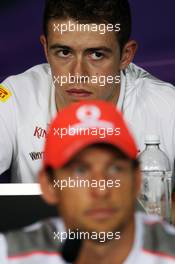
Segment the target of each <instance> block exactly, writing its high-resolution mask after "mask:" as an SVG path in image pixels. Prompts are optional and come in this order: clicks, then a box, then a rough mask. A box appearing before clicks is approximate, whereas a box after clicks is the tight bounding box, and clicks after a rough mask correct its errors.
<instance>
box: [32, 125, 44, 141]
mask: <svg viewBox="0 0 175 264" xmlns="http://www.w3.org/2000/svg"><path fill="white" fill-rule="evenodd" d="M46 134H47V130H46V129H43V128H42V127H38V126H36V127H35V130H34V134H33V135H34V137H37V138H39V139H40V138H45V137H46Z"/></svg>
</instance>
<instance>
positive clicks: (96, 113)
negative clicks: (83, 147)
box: [70, 105, 114, 128]
mask: <svg viewBox="0 0 175 264" xmlns="http://www.w3.org/2000/svg"><path fill="white" fill-rule="evenodd" d="M76 117H77V118H78V119H79V120H80V121H81V122H80V123H76V124H74V125H72V126H70V128H95V127H98V128H114V124H113V123H112V122H109V121H106V120H102V119H100V117H101V110H100V108H98V107H97V106H94V105H83V106H81V107H80V108H78V110H77V111H76Z"/></svg>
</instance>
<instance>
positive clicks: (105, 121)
mask: <svg viewBox="0 0 175 264" xmlns="http://www.w3.org/2000/svg"><path fill="white" fill-rule="evenodd" d="M136 156H137V147H136V145H135V142H134V139H133V137H132V135H131V134H130V132H129V131H128V128H127V127H126V125H125V122H124V120H123V118H122V116H121V114H120V113H119V112H118V111H117V110H116V108H115V106H113V105H111V104H109V103H107V102H101V101H88V102H86V103H85V102H84V103H76V104H72V105H71V106H70V107H68V108H65V109H64V110H62V111H61V112H60V113H59V114H58V116H57V117H56V118H55V120H54V121H53V122H52V124H51V127H50V129H49V133H48V137H47V140H46V145H45V155H44V164H43V169H42V171H41V173H40V177H39V178H40V184H41V188H42V191H43V197H44V199H45V200H46V201H47V202H48V203H50V204H55V205H56V206H57V208H58V210H59V212H60V215H61V218H62V221H63V222H62V221H61V220H60V219H59V220H58V219H50V220H48V221H46V222H41V223H38V224H36V225H33V226H30V227H27V228H25V229H24V230H23V231H17V232H14V233H8V234H6V235H5V236H3V235H1V236H0V248H1V251H0V260H1V261H0V263H2V264H4V263H10V264H11V263H13V264H30V263H31V264H36V263H37V264H39V263H48V264H56V263H76V264H89V263H91V264H96V263H99V264H108V263H110V264H113V263H114V264H120V263H125V264H131V263H132V264H140V263H143V264H144V263H145V264H154V263H155V264H156V263H161V264H165V263H167V264H171V263H175V229H173V228H172V227H171V226H169V225H168V224H163V223H162V222H161V221H160V219H159V218H158V217H156V216H146V215H144V214H142V213H135V204H136V199H137V195H138V193H139V189H140V182H141V175H140V168H139V163H138V160H137V158H136ZM73 238H74V239H73ZM75 238H76V239H75ZM63 257H64V259H63Z"/></svg>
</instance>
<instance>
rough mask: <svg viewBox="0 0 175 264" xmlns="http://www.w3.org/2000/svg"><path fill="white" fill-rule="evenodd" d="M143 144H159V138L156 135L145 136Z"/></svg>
mask: <svg viewBox="0 0 175 264" xmlns="http://www.w3.org/2000/svg"><path fill="white" fill-rule="evenodd" d="M145 144H160V137H159V136H158V135H147V136H146V137H145Z"/></svg>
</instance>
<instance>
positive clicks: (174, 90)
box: [125, 63, 175, 114]
mask: <svg viewBox="0 0 175 264" xmlns="http://www.w3.org/2000/svg"><path fill="white" fill-rule="evenodd" d="M125 76H126V96H128V98H129V97H132V100H133V101H134V102H136V104H137V106H138V108H139V109H142V108H144V107H146V109H147V111H153V110H154V111H156V112H157V111H158V112H159V111H160V110H161V111H164V112H165V113H170V114H171V113H172V111H174V110H175V108H174V106H175V105H174V98H175V87H174V86H173V85H172V84H170V83H167V82H164V81H161V80H159V79H157V78H156V77H154V76H153V75H151V74H150V73H148V72H147V71H146V70H144V69H142V68H140V67H138V66H136V65H135V64H133V63H131V64H130V65H129V66H128V68H127V69H126V71H125ZM134 98H135V100H134ZM134 102H133V103H134ZM164 112H163V113H162V112H161V114H164Z"/></svg>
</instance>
